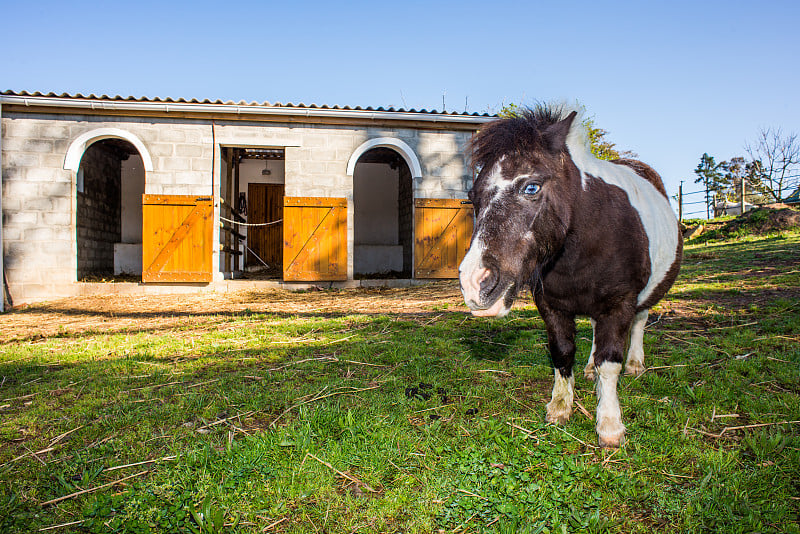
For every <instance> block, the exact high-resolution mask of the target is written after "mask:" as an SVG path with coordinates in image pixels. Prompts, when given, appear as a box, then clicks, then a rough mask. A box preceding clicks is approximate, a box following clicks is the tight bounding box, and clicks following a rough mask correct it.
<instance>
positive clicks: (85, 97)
mask: <svg viewBox="0 0 800 534" xmlns="http://www.w3.org/2000/svg"><path fill="white" fill-rule="evenodd" d="M0 95H2V96H16V97H31V98H59V99H70V100H94V101H100V102H137V103H154V104H207V105H218V106H240V107H248V106H249V107H254V108H255V107H260V108H264V107H268V108H276V109H286V108H297V109H329V110H334V111H376V112H387V113H418V114H422V115H445V116H452V117H475V118H492V117H494V115H490V114H489V113H482V114H481V113H466V112H463V113H459V112H456V111H438V110H435V109H432V110H427V109H414V108H411V109H405V108H395V107H372V106H367V107H361V106H355V107H351V106H328V105H326V104H322V105H318V104H308V105H306V104H304V103H302V102H301V103H299V104H295V103H292V102H287V103H281V102H272V103H270V102H246V101H244V100H241V101H239V102H234V101H232V100H228V101H222V100H210V99H205V100H198V99H196V98H192V99H190V100H187V99H185V98H177V99H176V98H160V97H156V98H148V97H143V96H142V97H134V96H121V95H115V96H109V95H99V96H98V95H95V94H90V95H83V94H81V93H77V94H70V93H61V94H57V93H54V92H50V93H42V92H39V91H35V92H28V91H12V90H6V91H3V92H0Z"/></svg>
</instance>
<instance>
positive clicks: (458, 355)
mask: <svg viewBox="0 0 800 534" xmlns="http://www.w3.org/2000/svg"><path fill="white" fill-rule="evenodd" d="M413 291H415V290H414V289H411V290H409V292H410V293H413ZM452 291H453V292H457V288H456V285H453V286H452ZM293 297H296V295H293V294H291V293H286V295H285V298H286V300H287V301H291V299H292V298H293ZM393 306H394V304H393V303H391V302H388V301H387V304H386V306H385V308H386V312H385V313H381V314H366V313H362V314H347V313H345V314H342V313H335V314H331V313H326V312H325V310H319V312H318V313H297V314H280V313H262V312H259V311H258V307H257V306H255V305H254V306H253V308H252V309H248V310H244V311H241V312H236V313H221V314H218V315H209V316H207V318H206V319H207V321H206V322H203V321H204V319H201V320H199V321H197V322H193V323H191V324H184V325H183V326H179V327H174V326H173V327H170V328H161V327H159V322H158V321H159V319H158V317H156V318H155V319H154V320H152V321H150V322H149V323H148V325H149V326H148V327H147V328H138V329H135V328H134V329H129V330H126V331H123V332H122V333H109V331H114V329H113V328H108V329H106V328H99V327H98V328H95V329H93V330H89V331H85V332H73V331H71V330H70V329H69V328H66V327H65V328H63V329H62V330H61V331H60V332H59V333H58V334H56V335H52V336H50V335H46V336H43V337H39V338H37V337H34V338H31V337H28V338H21V339H19V340H16V341H10V342H7V343H5V344H4V345H2V347H0V381H1V384H0V443H1V444H2V445H1V447H0V532H35V531H38V530H39V529H41V528H45V527H49V526H55V525H60V524H66V523H73V522H74V524H72V525H70V526H64V527H59V528H57V529H53V530H51V531H47V532H84V531H85V532H223V531H224V532H262V531H266V532H320V533H322V532H325V533H335V532H342V533H344V532H364V533H366V532H404V533H406V532H409V533H410V532H439V531H441V532H554V533H562V532H598V533H600V532H643V533H644V532H789V533H791V532H800V526H798V525H800V500H799V499H800V482H798V481H800V423H798V421H800V380H799V376H798V375H799V374H800V232H797V231H794V232H786V233H783V234H779V235H773V236H769V237H748V238H742V239H739V240H736V241H710V242H708V243H704V244H702V245H691V244H689V245H688V246H687V249H686V257H685V262H684V267H683V270H682V274H681V277H680V279H679V281H678V283H677V284H676V286H675V288H673V290H672V291H671V293H670V294H669V296H668V297H667V298H666V299H665V300H664V301H663V302H662V303H661V304H660V305H659V306H657V307H656V308H655V309H654V310H653V312H652V314H651V325H650V326H649V327H648V329H647V332H646V335H645V350H646V354H647V356H646V361H645V363H646V365H648V367H649V369H648V371H647V372H646V373H645V374H644V375H642V376H641V377H639V378H636V379H634V378H628V377H626V378H623V379H622V380H621V385H620V400H621V403H622V405H623V419H624V422H625V424H626V425H627V428H628V437H627V442H626V444H625V445H624V446H623V447H622V448H621V449H619V450H615V451H610V450H601V449H598V448H596V447H595V445H596V435H595V431H594V425H593V421H592V420H591V419H590V417H591V415H593V412H594V409H595V406H596V399H595V395H594V392H593V384H592V383H590V382H587V381H586V380H585V379H584V378H583V374H582V372H580V370H581V369H582V366H583V365H584V364H585V362H586V358H587V357H588V352H589V348H590V346H591V327H590V325H589V322H588V321H587V320H582V321H580V322H579V334H578V337H579V339H580V340H579V344H578V350H579V357H578V365H577V366H576V371H577V373H576V375H577V378H576V397H577V399H578V401H579V403H580V405H581V406H582V407H583V408H585V410H587V413H588V414H591V415H585V414H584V413H583V412H582V411H581V410H580V409H578V408H577V407H576V411H575V413H574V414H573V416H572V419H571V420H570V422H569V423H568V424H567V425H566V426H562V427H558V426H552V425H549V424H546V423H545V422H544V413H545V408H544V405H545V403H546V402H547V400H549V395H550V390H551V387H552V370H551V368H550V365H549V360H548V355H547V351H546V347H545V340H546V336H545V332H544V326H543V323H542V321H541V320H540V318H539V316H538V313H537V312H536V310H535V307H533V305H532V304H531V303H530V301H529V300H528V301H525V303H524V305H523V306H522V307H519V308H518V309H516V310H515V312H514V313H512V314H511V315H510V316H509V317H508V318H505V319H501V320H485V319H475V318H471V317H470V316H468V315H467V314H466V313H465V312H464V310H465V308H463V307H455V306H453V305H447V304H442V305H438V304H431V305H430V307H429V308H430V309H429V312H428V313H421V314H416V315H408V314H399V313H393V312H392V308H393ZM29 311H30V310H29ZM22 313H24V312H23V311H15V312H10V314H6V315H5V316H4V317H6V318H11V319H13V318H14V317H15V314H22ZM0 319H2V316H0ZM167 319H168V318H167V317H166V316H165V317H164V320H165V321H166V320H167ZM109 321H110V322H109V325H113V321H114V318H111V319H109ZM791 421H794V423H789V422H791ZM142 462H147V463H142ZM130 464H138V465H130ZM120 466H122V467H120ZM123 479H125V480H123ZM120 480H122V482H119V483H116V484H115V482H117V481H120ZM95 488H99V489H95ZM81 491H85V493H82V494H78V495H73V494H75V493H78V492H81ZM61 497H68V498H66V499H63V500H61V501H59V502H55V503H53V504H44V503H47V502H48V501H52V500H55V499H59V498H61Z"/></svg>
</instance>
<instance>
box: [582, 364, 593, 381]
mask: <svg viewBox="0 0 800 534" xmlns="http://www.w3.org/2000/svg"><path fill="white" fill-rule="evenodd" d="M583 377H584V378H585V379H586V380H589V381H590V382H594V378H595V374H594V366H592V367H589V366H588V365H587V366H586V368H585V369H584V370H583Z"/></svg>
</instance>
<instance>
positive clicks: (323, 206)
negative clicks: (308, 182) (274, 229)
mask: <svg viewBox="0 0 800 534" xmlns="http://www.w3.org/2000/svg"><path fill="white" fill-rule="evenodd" d="M283 247H284V249H283V279H284V280H285V281H287V282H315V281H330V280H347V199H345V198H324V197H284V199H283Z"/></svg>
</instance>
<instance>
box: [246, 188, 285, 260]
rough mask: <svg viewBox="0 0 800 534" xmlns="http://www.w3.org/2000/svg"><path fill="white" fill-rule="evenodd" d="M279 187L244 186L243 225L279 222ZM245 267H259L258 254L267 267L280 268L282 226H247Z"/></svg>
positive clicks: (281, 191) (280, 192) (280, 210)
mask: <svg viewBox="0 0 800 534" xmlns="http://www.w3.org/2000/svg"><path fill="white" fill-rule="evenodd" d="M283 192H284V186H283V184H261V183H251V184H249V185H248V186H247V222H248V223H251V224H261V223H268V222H273V221H279V220H281V219H283ZM247 247H248V248H249V249H250V250H252V253H251V252H250V251H248V252H247V261H246V262H245V265H248V266H249V265H253V266H256V267H263V266H264V265H263V264H262V263H261V262H260V261H259V260H258V259H257V258H256V257H254V256H253V253H255V254H256V255H258V257H259V258H261V259H262V260H263V261H264V263H266V264H268V265H269V266H270V268H272V267H281V266H282V265H283V223H278V224H272V225H269V226H251V227H249V228H248V229H247Z"/></svg>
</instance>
